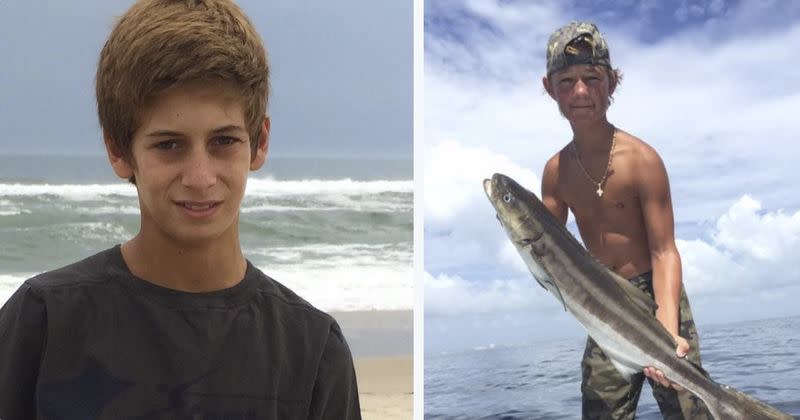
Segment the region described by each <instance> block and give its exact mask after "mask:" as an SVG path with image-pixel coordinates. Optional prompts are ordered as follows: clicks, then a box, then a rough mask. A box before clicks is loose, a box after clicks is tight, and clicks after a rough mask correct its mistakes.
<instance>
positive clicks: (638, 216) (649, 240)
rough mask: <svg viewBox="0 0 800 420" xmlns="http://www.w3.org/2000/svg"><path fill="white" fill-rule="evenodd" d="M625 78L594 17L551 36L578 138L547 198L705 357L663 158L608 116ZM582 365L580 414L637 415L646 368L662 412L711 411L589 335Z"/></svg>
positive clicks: (547, 82) (553, 70) (560, 157)
mask: <svg viewBox="0 0 800 420" xmlns="http://www.w3.org/2000/svg"><path fill="white" fill-rule="evenodd" d="M620 80H621V75H620V72H619V71H618V70H616V69H613V68H612V67H611V60H610V57H609V53H608V45H607V44H606V41H605V39H604V38H603V36H602V35H601V34H600V32H599V30H598V29H597V27H596V26H595V25H594V24H592V23H588V22H573V23H571V24H569V25H566V26H564V27H562V28H560V29H558V30H557V31H555V32H554V33H553V34H552V35H551V37H550V40H549V42H548V50H547V75H546V76H545V77H544V78H543V79H542V83H543V84H544V88H545V90H546V91H547V93H548V94H549V95H550V96H551V97H552V98H553V99H554V100H555V101H556V102H557V103H558V108H559V111H560V112H561V114H562V115H563V116H564V117H565V118H566V119H567V120H568V121H569V123H570V126H571V127H572V133H573V138H572V141H570V142H569V143H567V145H566V146H565V147H564V148H563V149H561V150H560V151H559V152H558V153H557V154H555V155H554V156H553V157H552V158H550V159H549V160H548V162H547V163H546V165H545V168H544V173H543V175H542V201H543V202H544V204H545V206H547V208H548V209H549V210H550V212H551V213H553V214H554V215H555V216H556V218H557V219H558V220H560V221H561V222H562V223H565V224H566V222H567V212H568V210H571V211H572V213H573V215H574V216H575V220H576V222H577V225H578V230H579V231H580V235H581V238H582V239H583V242H584V244H585V245H586V248H587V249H588V250H589V252H590V253H591V254H592V255H593V256H594V257H595V258H596V259H597V260H598V261H599V262H600V263H602V264H604V265H605V266H607V267H608V268H610V269H611V270H612V271H614V272H616V273H617V274H619V275H620V276H622V277H624V278H627V279H630V281H631V282H632V283H633V284H635V285H636V286H637V287H639V288H641V289H642V290H644V291H645V292H646V293H648V294H649V295H650V296H651V297H653V298H654V300H655V302H656V304H657V305H658V309H657V310H656V313H655V316H656V318H657V319H658V320H659V321H660V322H661V323H662V324H663V325H664V327H665V328H666V329H667V331H669V332H670V333H671V334H672V336H673V338H674V339H675V342H676V345H677V348H676V354H677V357H687V358H689V359H690V360H693V361H695V362H696V363H700V353H699V346H698V340H697V332H696V330H695V326H694V321H693V320H692V315H691V310H690V308H689V302H688V300H687V298H686V293H685V291H684V290H683V287H682V280H681V259H680V255H679V254H678V250H677V247H676V246H675V239H674V222H673V214H672V202H671V198H670V190H669V181H668V179H667V172H666V169H665V167H664V163H663V162H662V160H661V158H660V157H659V155H658V153H656V151H655V150H654V149H653V148H652V147H650V146H649V145H648V144H647V143H645V142H644V141H642V140H640V139H639V138H637V137H635V136H633V135H632V134H629V133H627V132H625V131H623V130H621V129H619V128H617V127H615V126H614V125H612V124H611V123H609V121H608V119H607V118H606V111H607V110H608V107H609V105H610V101H611V97H612V95H613V94H614V91H615V89H616V87H617V86H618V85H619V83H620ZM582 370H583V378H582V384H581V391H582V395H583V398H582V399H583V404H582V411H583V418H584V419H633V418H634V417H635V413H636V406H637V404H638V400H639V395H640V392H641V389H642V384H643V382H644V377H645V375H646V376H647V377H648V381H649V382H650V384H651V386H652V388H653V395H654V397H655V399H656V401H657V402H658V405H659V408H660V410H661V413H662V415H663V416H664V418H665V419H666V418H670V419H673V418H674V419H680V418H686V419H700V418H710V416H708V414H707V410H706V408H705V406H704V405H703V404H702V402H701V401H700V400H699V399H697V398H696V397H694V396H693V395H691V394H690V393H688V392H687V391H683V390H680V391H679V390H678V389H679V388H680V387H679V386H678V385H677V384H673V383H671V382H670V381H669V380H668V379H667V378H665V377H664V374H663V373H662V372H661V371H658V370H655V369H653V368H651V367H648V368H645V370H644V372H643V373H642V374H638V375H634V377H633V379H632V381H631V382H628V381H627V380H625V379H624V378H623V377H622V376H621V375H620V374H619V372H617V370H616V368H615V367H614V366H613V365H612V364H611V362H610V361H609V360H608V359H607V358H606V356H605V355H604V354H603V352H602V351H601V350H600V349H599V347H597V344H596V343H595V342H594V341H593V340H592V339H591V338H588V340H587V344H586V350H585V353H584V356H583V361H582Z"/></svg>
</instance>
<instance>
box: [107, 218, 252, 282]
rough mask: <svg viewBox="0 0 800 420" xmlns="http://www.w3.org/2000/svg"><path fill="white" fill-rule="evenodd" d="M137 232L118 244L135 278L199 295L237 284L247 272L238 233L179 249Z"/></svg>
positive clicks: (171, 243) (154, 236) (162, 240)
mask: <svg viewBox="0 0 800 420" xmlns="http://www.w3.org/2000/svg"><path fill="white" fill-rule="evenodd" d="M152 236H153V237H150V235H146V234H143V232H140V233H139V234H138V235H136V236H135V237H134V238H133V239H131V240H130V241H128V242H126V243H124V244H122V248H121V250H122V257H123V259H124V260H125V263H126V264H127V266H128V269H129V270H130V271H131V273H133V274H134V275H135V276H136V277H139V278H141V279H144V280H146V281H148V282H150V283H153V284H156V285H158V286H162V287H166V288H168V289H173V290H180V291H183V292H191V293H200V292H213V291H216V290H222V289H227V288H229V287H233V286H235V285H236V284H238V283H239V282H240V281H241V280H242V279H243V278H244V274H245V271H246V270H247V262H246V260H245V259H244V256H243V255H242V250H241V247H240V245H239V238H238V234H232V235H225V236H224V237H223V238H219V239H217V240H214V241H213V242H209V243H208V244H204V245H200V246H193V247H188V246H181V245H178V244H176V243H174V242H172V241H170V240H169V239H168V238H164V237H159V236H156V235H152Z"/></svg>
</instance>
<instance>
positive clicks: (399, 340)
mask: <svg viewBox="0 0 800 420" xmlns="http://www.w3.org/2000/svg"><path fill="white" fill-rule="evenodd" d="M331 315H333V316H334V317H335V318H336V319H337V321H338V322H339V324H340V325H341V327H342V332H344V335H345V338H346V339H347V342H348V344H349V345H350V350H351V351H352V353H353V357H354V358H355V364H356V376H357V378H358V392H359V396H360V400H361V414H362V416H363V418H364V420H396V419H398V420H399V419H403V420H410V419H412V418H413V412H414V393H413V388H414V384H413V376H414V369H413V347H412V346H413V313H412V312H411V311H364V312H341V313H332V314H331Z"/></svg>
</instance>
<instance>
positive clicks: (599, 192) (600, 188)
mask: <svg viewBox="0 0 800 420" xmlns="http://www.w3.org/2000/svg"><path fill="white" fill-rule="evenodd" d="M611 129H612V130H613V132H612V134H611V150H609V151H608V165H607V166H606V171H605V172H603V177H602V178H600V181H595V180H594V178H592V176H591V175H589V172H588V171H586V168H584V167H583V164H582V163H581V158H580V157H579V156H578V148H577V146H575V139H574V138H573V139H572V142H571V143H572V153H573V154H574V155H575V160H576V161H577V162H578V166H580V167H581V169H582V170H583V174H584V175H586V178H588V179H589V181H591V182H592V184H595V185H597V191H595V192H596V193H597V196H598V197H602V196H603V183H604V182H606V178H607V177H608V171H609V170H610V169H611V157H612V156H613V155H614V146H615V145H616V144H617V129H616V128H615V127H614V126H613V125H612V126H611Z"/></svg>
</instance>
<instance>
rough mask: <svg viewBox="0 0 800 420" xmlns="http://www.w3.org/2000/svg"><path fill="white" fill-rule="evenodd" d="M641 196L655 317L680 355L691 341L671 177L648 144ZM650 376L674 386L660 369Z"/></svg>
mask: <svg viewBox="0 0 800 420" xmlns="http://www.w3.org/2000/svg"><path fill="white" fill-rule="evenodd" d="M639 164H640V166H639V171H638V173H639V174H640V177H639V179H640V181H641V184H640V187H639V191H640V197H641V202H642V213H643V218H644V225H645V232H646V234H647V243H648V247H649V249H650V264H651V266H652V269H653V295H654V297H655V301H656V304H657V305H658V309H657V310H656V318H657V319H658V320H659V322H661V324H662V325H663V326H664V328H666V329H667V331H669V333H670V334H672V336H673V338H675V341H676V343H677V344H678V348H677V349H676V352H677V353H678V354H679V355H686V354H687V353H688V352H689V343H688V342H687V341H686V340H685V339H684V338H683V337H680V335H679V332H680V331H679V326H680V325H679V315H680V308H679V305H680V298H681V287H682V282H681V257H680V254H679V253H678V248H677V246H676V245H675V225H674V223H675V222H674V218H673V212H672V199H671V197H670V191H669V180H668V177H667V171H666V168H665V167H664V163H663V161H662V160H661V158H660V157H659V156H658V154H657V153H656V152H655V150H653V149H651V148H649V147H645V148H644V150H643V151H642V155H641V161H640V162H639ZM645 373H646V374H647V376H650V377H652V378H653V379H655V380H657V381H659V382H661V383H662V385H666V386H669V385H671V384H670V383H669V381H667V380H666V379H665V378H664V375H663V373H661V372H658V371H653V370H651V371H645Z"/></svg>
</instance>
